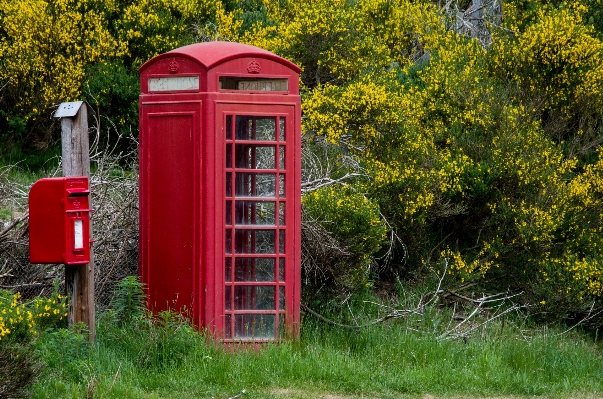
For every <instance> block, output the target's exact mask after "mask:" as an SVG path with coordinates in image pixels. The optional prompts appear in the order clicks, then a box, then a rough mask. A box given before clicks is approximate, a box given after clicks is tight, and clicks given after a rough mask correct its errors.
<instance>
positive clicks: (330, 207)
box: [0, 0, 603, 327]
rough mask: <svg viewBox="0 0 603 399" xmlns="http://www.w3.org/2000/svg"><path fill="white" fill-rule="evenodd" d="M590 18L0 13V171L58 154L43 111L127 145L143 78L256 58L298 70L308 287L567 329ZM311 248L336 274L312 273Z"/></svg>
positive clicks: (579, 300) (310, 6)
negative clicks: (83, 116)
mask: <svg viewBox="0 0 603 399" xmlns="http://www.w3.org/2000/svg"><path fill="white" fill-rule="evenodd" d="M480 5H481V7H480ZM476 13H478V14H476ZM476 15H477V17H479V18H477V17H476ZM459 16H460V17H459ZM459 18H460V21H462V23H461V24H460V23H459ZM463 18H464V19H463ZM602 18H603V14H602V5H601V3H600V1H598V0H579V1H571V2H569V1H568V2H566V1H554V2H553V1H544V0H508V1H504V2H502V4H501V3H499V2H498V1H472V2H470V1H453V2H446V4H444V2H432V1H426V0H412V1H411V0H356V1H348V0H335V1H332V0H319V1H305V0H301V1H286V0H279V1H269V0H247V1H244V2H235V1H219V0H178V1H166V0H141V1H136V2H120V1H114V0H110V1H109V0H86V1H83V2H82V1H72V0H52V1H42V0H40V1H34V2H32V1H21V2H19V1H17V2H14V1H0V87H1V89H0V115H1V117H0V139H1V140H2V143H3V144H2V147H1V148H0V156H2V159H3V163H5V164H6V163H11V162H15V161H18V160H20V159H22V158H23V157H25V156H27V155H31V154H36V153H39V152H41V151H46V150H47V149H48V148H52V147H53V146H55V144H56V139H57V127H56V126H55V125H56V124H55V122H54V121H53V119H52V118H51V114H52V112H53V110H54V108H55V107H56V106H57V104H58V103H60V102H62V101H69V100H76V99H82V98H83V99H85V100H87V101H88V102H89V103H90V104H91V105H93V107H95V108H96V109H97V110H98V115H99V116H101V118H108V119H109V120H110V121H111V122H112V123H113V124H114V127H115V130H117V131H118V132H120V133H121V134H124V135H126V134H128V135H129V134H130V133H131V132H133V133H134V136H135V135H136V128H137V108H136V103H137V95H138V91H139V86H138V84H139V83H138V77H137V70H136V69H137V68H138V67H139V66H140V65H141V64H142V63H143V62H145V61H146V60H148V59H150V58H151V57H153V56H155V55H157V54H159V53H161V52H164V51H167V50H170V49H172V48H175V47H178V46H181V45H185V44H189V43H192V42H195V41H204V40H233V41H240V42H244V43H250V44H254V45H257V46H259V47H263V48H266V49H268V50H270V51H273V52H275V53H277V54H279V55H282V56H283V57H286V58H289V59H291V60H292V61H294V62H296V63H297V64H298V65H300V66H301V67H302V75H301V81H302V95H303V114H304V117H303V133H304V138H305V143H306V149H305V152H306V156H305V158H306V163H305V171H304V173H305V177H306V181H307V184H306V185H305V186H304V191H305V197H304V205H305V208H306V212H305V218H306V222H307V223H306V225H305V227H313V228H314V229H315V231H314V233H316V234H309V233H308V232H310V229H306V232H305V234H304V241H305V243H306V248H307V251H306V254H307V255H309V256H306V261H305V269H306V271H308V270H314V271H315V272H316V271H320V273H318V274H314V275H315V276H319V278H312V279H308V280H307V281H308V282H309V283H311V284H312V285H314V286H316V285H319V286H325V287H326V288H329V290H322V291H321V292H330V293H331V294H333V293H334V294H341V293H342V292H350V291H353V290H356V289H359V288H361V287H366V286H370V285H375V284H376V285H379V284H380V283H388V282H391V281H393V280H394V279H395V278H400V279H403V280H413V281H416V280H417V279H418V281H420V279H421V278H422V276H423V275H424V274H425V272H426V271H428V270H439V271H440V272H441V271H442V270H443V269H444V267H445V266H447V272H448V273H450V274H451V275H453V276H454V277H455V278H457V279H458V280H457V281H459V283H460V282H462V283H468V282H475V283H479V284H480V285H482V286H484V287H486V288H488V289H492V290H499V291H507V290H512V291H515V292H522V293H523V297H522V300H523V302H524V303H526V304H528V303H529V304H531V305H532V306H534V307H535V308H537V310H536V312H537V313H538V314H540V315H543V316H544V317H547V318H561V319H565V318H570V319H571V318H575V317H580V316H579V315H581V314H585V312H587V310H588V309H590V310H592V309H594V308H599V307H600V304H601V301H600V298H601V295H603V260H602V257H601V251H602V248H603V234H602V230H601V229H602V225H601V220H602V218H601V216H602V211H603V208H602V205H603V203H602V201H603V184H602V181H603V179H602V178H603V157H602V152H601V151H602V150H601V142H602V140H603V135H602V134H601V126H602V124H601V122H602V118H601V106H602V105H603V91H602V90H601V87H603V85H602V83H603V62H602V61H603V52H602V51H603V43H602V41H601V40H602V38H603V36H602V35H603V22H601V21H603V19H602ZM467 27H469V28H470V29H468V28H467ZM122 143H132V141H127V140H122ZM321 173H322V174H321ZM325 181H327V182H329V181H330V182H333V184H336V185H337V186H339V187H341V186H344V187H345V189H344V190H343V191H342V190H339V189H337V190H333V189H329V188H327V187H323V186H324V184H323V183H324V182H325ZM316 182H321V184H313V183H316ZM320 187H323V188H320ZM318 188H320V189H318ZM311 221H314V223H310V222H311ZM352 221H353V222H352ZM346 223H347V224H346ZM317 231H318V233H317ZM321 234H322V236H328V237H329V239H331V240H333V241H334V242H335V243H336V244H337V245H336V246H337V247H338V248H339V249H340V254H348V255H349V256H347V257H346V256H343V255H342V256H340V258H341V259H335V258H337V256H336V254H331V256H330V257H329V258H330V260H325V264H324V265H321V264H320V262H321V261H322V260H323V259H324V256H321V257H320V258H323V259H320V260H317V259H318V258H319V257H317V256H314V257H313V256H312V254H313V253H314V255H317V254H322V255H324V254H326V252H324V248H323V252H320V248H319V247H320V246H319V245H318V246H317V245H314V246H313V245H312V242H311V241H312V239H313V238H316V237H318V236H321ZM317 251H318V252H317ZM327 252H328V251H327ZM313 259H314V260H313ZM333 259H335V260H333ZM315 288H316V287H315ZM314 291H316V290H314ZM306 292H313V291H306ZM593 304H594V308H593V307H592V306H593ZM599 324H600V323H599ZM597 327H598V325H597Z"/></svg>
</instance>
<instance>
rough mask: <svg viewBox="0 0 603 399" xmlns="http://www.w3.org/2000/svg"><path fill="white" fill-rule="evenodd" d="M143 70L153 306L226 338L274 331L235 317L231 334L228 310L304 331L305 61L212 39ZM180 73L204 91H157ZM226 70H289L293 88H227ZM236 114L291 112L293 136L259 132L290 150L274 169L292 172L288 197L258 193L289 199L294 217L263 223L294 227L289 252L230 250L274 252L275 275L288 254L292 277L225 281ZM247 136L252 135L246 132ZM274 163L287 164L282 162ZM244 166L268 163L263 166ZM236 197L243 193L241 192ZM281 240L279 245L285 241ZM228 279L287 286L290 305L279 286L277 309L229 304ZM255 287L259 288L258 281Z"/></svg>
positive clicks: (145, 248) (145, 263)
mask: <svg viewBox="0 0 603 399" xmlns="http://www.w3.org/2000/svg"><path fill="white" fill-rule="evenodd" d="M140 72H141V95H140V240H139V241H140V268H139V271H140V275H141V279H142V281H143V282H144V283H145V284H147V289H148V294H149V299H148V301H149V307H150V308H151V309H152V310H154V311H161V310H165V309H168V308H169V309H177V310H180V311H182V312H184V313H185V314H186V315H187V316H188V317H190V318H191V320H193V322H194V323H195V324H196V325H197V326H199V328H202V329H207V330H208V331H209V332H210V333H211V334H214V336H215V337H216V338H217V339H219V340H222V341H227V342H238V341H245V342H261V341H264V340H265V339H263V338H262V337H254V336H243V337H241V336H239V337H235V336H233V335H234V334H233V330H232V328H233V325H230V326H228V329H230V334H226V335H225V329H226V328H227V326H226V325H225V315H226V314H227V313H228V314H239V315H243V314H245V315H252V314H275V315H276V314H279V313H282V314H284V315H285V326H284V328H285V330H286V331H277V332H275V336H274V338H270V340H272V339H279V338H280V337H296V336H298V334H299V320H300V318H299V303H300V264H301V238H300V237H301V127H300V121H301V110H300V97H299V86H298V79H299V68H297V66H295V65H294V64H292V63H291V62H289V61H287V60H285V59H282V58H280V57H278V56H276V55H274V54H272V53H269V52H267V51H265V50H261V49H258V48H256V47H252V46H247V45H242V44H237V43H227V42H212V43H202V44H195V45H191V46H185V47H182V48H180V49H176V50H173V51H171V52H168V53H165V54H161V55H159V56H157V57H155V58H153V59H152V60H150V61H149V62H147V63H146V64H144V65H143V66H142V67H141V68H140ZM179 76H187V77H190V76H198V77H199V90H198V91H194V92H193V91H191V90H186V91H178V90H173V91H170V92H166V91H162V92H149V85H148V82H149V79H151V78H162V79H178V77H179ZM221 76H224V77H237V78H241V79H250V80H251V79H276V78H278V79H285V78H286V79H288V89H289V90H288V92H282V91H280V92H262V91H242V90H223V89H219V78H220V77H221ZM227 115H231V117H232V118H235V119H236V116H237V115H239V116H256V117H260V116H261V117H275V118H277V117H285V121H286V131H287V136H286V137H285V141H284V142H272V141H268V142H265V141H257V142H254V143H253V144H264V145H270V146H274V148H275V157H276V158H275V159H278V157H279V153H278V152H279V151H278V148H280V147H281V146H282V147H284V148H285V151H286V154H285V159H286V164H285V165H286V169H285V170H284V171H279V170H268V173H274V174H277V173H282V174H283V175H285V174H286V176H287V177H286V179H285V192H286V193H285V197H286V198H284V199H281V198H268V199H267V198H260V199H258V200H259V202H262V201H265V202H273V203H275V204H277V205H276V208H275V212H276V213H278V207H279V205H278V204H279V203H280V202H283V203H286V206H285V219H286V220H285V226H284V227H282V228H281V227H279V226H277V225H278V223H277V222H276V220H275V226H268V227H266V226H264V229H267V230H274V231H279V230H284V231H285V239H286V251H285V253H284V254H278V253H277V254H269V255H267V254H260V255H253V256H252V255H240V256H238V255H237V256H234V255H232V256H230V258H231V259H235V258H237V259H238V258H241V259H243V258H258V259H259V258H270V259H275V262H276V263H275V268H276V269H275V275H276V274H277V273H278V272H277V269H278V259H280V258H282V259H285V267H286V272H285V277H286V281H285V282H284V283H279V282H278V281H273V282H263V283H256V282H248V283H247V284H244V283H235V282H232V283H228V282H226V277H225V262H226V260H225V259H226V258H227V257H228V255H226V254H225V234H226V224H225V223H226V219H225V217H226V213H225V212H226V210H225V203H226V191H225V190H226V182H225V180H226V173H227V172H226V165H225V162H226V145H227V142H226V135H225V134H226V132H225V130H224V129H225V126H224V125H225V121H226V116H227ZM237 142H238V141H237ZM229 144H231V145H234V144H235V142H234V141H230V142H229ZM242 144H243V145H244V144H251V143H248V142H245V141H244V142H242ZM233 162H234V160H233ZM275 162H276V164H278V162H279V161H278V160H277V161H275ZM275 168H276V169H278V167H275ZM238 171H239V172H241V173H243V172H245V173H262V172H266V171H265V170H258V169H255V168H254V167H251V168H250V169H249V170H246V169H242V170H240V169H238ZM233 194H234V193H233ZM276 196H277V195H276V194H275V197H276ZM247 199H248V200H249V198H247ZM231 200H232V201H235V198H231ZM237 200H242V199H241V198H237ZM233 206H235V203H234V202H233ZM233 215H234V214H233ZM233 217H234V216H233ZM275 217H276V216H275ZM231 222H233V221H231ZM233 228H235V227H234V224H233ZM244 230H246V231H247V230H248V231H252V230H262V226H251V227H249V226H247V227H245V229H244ZM249 234H250V236H252V235H253V234H252V233H249ZM275 246H276V247H278V245H277V244H276V243H275ZM275 252H278V251H277V250H276V251H275ZM232 262H234V260H233V261H232ZM242 262H243V263H244V261H242ZM250 262H251V261H250ZM252 263H253V262H252ZM232 267H233V268H234V264H233V266H232ZM227 286H229V287H232V288H231V290H234V287H235V286H245V287H255V286H262V287H272V286H274V287H278V286H283V287H284V289H285V298H286V300H285V303H286V306H285V310H284V312H280V311H279V310H278V306H279V305H278V293H276V294H275V297H274V301H275V302H276V303H275V305H274V306H275V307H276V308H275V309H273V310H272V311H268V310H266V309H263V310H262V309H260V310H253V309H251V310H249V309H248V310H241V311H240V312H235V311H229V312H226V310H225V305H226V304H225V292H226V290H227V288H226V287H227ZM249 290H250V291H252V292H255V290H254V289H253V288H251V289H249ZM258 290H259V289H258ZM241 291H244V289H241ZM276 291H279V290H278V289H276ZM232 305H233V306H234V304H232ZM277 319H278V317H277ZM277 328H278V327H277ZM227 337H228V338H227Z"/></svg>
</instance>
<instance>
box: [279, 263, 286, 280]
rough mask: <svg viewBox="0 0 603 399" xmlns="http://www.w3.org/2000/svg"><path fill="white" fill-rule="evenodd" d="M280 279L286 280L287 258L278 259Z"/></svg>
mask: <svg viewBox="0 0 603 399" xmlns="http://www.w3.org/2000/svg"><path fill="white" fill-rule="evenodd" d="M278 279H279V281H285V259H284V258H280V259H279V260H278Z"/></svg>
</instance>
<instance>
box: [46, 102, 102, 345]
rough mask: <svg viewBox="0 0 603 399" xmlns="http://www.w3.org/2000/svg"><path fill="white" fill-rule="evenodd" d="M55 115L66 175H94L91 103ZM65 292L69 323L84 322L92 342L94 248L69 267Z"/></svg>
mask: <svg viewBox="0 0 603 399" xmlns="http://www.w3.org/2000/svg"><path fill="white" fill-rule="evenodd" d="M54 116H55V118H61V130H62V132H61V144H62V164H63V176H64V177H69V176H86V177H88V178H90V155H89V152H88V151H89V142H88V109H87V106H86V105H85V103H84V102H82V101H77V102H68V103H62V104H61V105H60V106H59V108H58V109H57V111H56V112H55V115H54ZM90 208H92V205H90ZM90 236H92V223H90ZM65 292H66V294H67V295H68V296H69V298H70V303H71V305H70V307H69V314H68V316H67V323H68V324H69V325H71V324H74V323H79V322H83V323H84V324H86V326H88V329H89V331H90V336H89V339H90V341H94V340H95V339H96V324H95V320H94V316H95V309H94V308H95V305H94V256H93V254H92V251H90V263H88V264H83V265H77V266H69V267H65Z"/></svg>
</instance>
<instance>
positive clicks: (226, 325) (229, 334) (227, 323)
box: [224, 314, 232, 339]
mask: <svg viewBox="0 0 603 399" xmlns="http://www.w3.org/2000/svg"><path fill="white" fill-rule="evenodd" d="M231 325H232V316H231V315H229V314H227V315H226V316H225V317H224V338H226V339H228V338H232V331H231V330H230V327H231Z"/></svg>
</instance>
